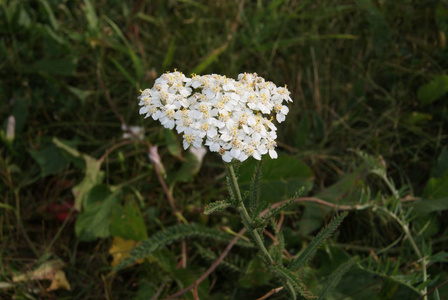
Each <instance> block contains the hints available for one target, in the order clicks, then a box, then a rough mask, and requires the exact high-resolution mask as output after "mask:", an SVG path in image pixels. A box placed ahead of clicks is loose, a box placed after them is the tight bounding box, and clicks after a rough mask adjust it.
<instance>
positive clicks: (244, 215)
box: [229, 165, 295, 299]
mask: <svg viewBox="0 0 448 300" xmlns="http://www.w3.org/2000/svg"><path fill="white" fill-rule="evenodd" d="M229 174H230V179H231V180H230V183H231V185H232V189H233V192H234V194H235V197H237V200H238V211H239V213H240V215H241V219H242V221H243V224H244V227H246V229H247V230H248V231H249V232H251V233H252V236H253V238H254V240H255V244H256V245H257V247H258V249H259V250H260V252H261V254H262V255H263V257H264V259H265V260H266V262H268V263H269V264H270V265H275V261H274V259H272V256H271V255H270V254H269V252H268V249H266V246H265V245H264V243H263V240H262V238H261V236H260V234H259V232H258V231H257V230H256V229H254V228H253V221H252V218H251V217H250V215H249V213H248V212H247V209H246V206H245V205H244V202H243V197H242V196H241V191H240V187H239V185H238V179H237V177H236V174H235V170H234V169H233V166H232V165H229ZM283 279H284V281H285V283H286V284H285V285H286V288H287V289H288V290H289V291H290V293H291V295H295V291H294V288H293V287H292V285H291V283H290V282H289V280H288V279H287V278H283ZM294 299H295V297H294Z"/></svg>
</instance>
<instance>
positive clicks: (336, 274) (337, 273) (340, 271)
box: [319, 257, 357, 300]
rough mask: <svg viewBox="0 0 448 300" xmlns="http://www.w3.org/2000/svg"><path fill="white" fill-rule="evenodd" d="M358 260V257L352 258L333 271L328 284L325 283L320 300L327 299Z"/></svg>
mask: <svg viewBox="0 0 448 300" xmlns="http://www.w3.org/2000/svg"><path fill="white" fill-rule="evenodd" d="M356 260H357V257H352V258H350V259H349V260H347V261H346V262H343V263H342V264H340V265H339V266H338V267H337V269H336V270H334V271H333V273H331V274H330V276H329V277H328V280H327V282H326V283H325V285H324V287H323V289H322V290H321V292H320V295H319V300H325V299H327V298H326V297H327V295H328V293H329V292H330V291H331V290H333V289H334V288H335V287H336V286H337V285H338V283H339V280H340V279H341V278H342V276H343V275H344V274H345V273H347V272H348V271H349V270H350V268H351V267H352V266H353V265H354V264H355V262H356Z"/></svg>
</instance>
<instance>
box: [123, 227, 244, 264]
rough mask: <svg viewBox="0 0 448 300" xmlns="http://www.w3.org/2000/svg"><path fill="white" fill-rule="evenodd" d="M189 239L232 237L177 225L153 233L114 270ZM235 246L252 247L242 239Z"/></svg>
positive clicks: (219, 232)
mask: <svg viewBox="0 0 448 300" xmlns="http://www.w3.org/2000/svg"><path fill="white" fill-rule="evenodd" d="M191 237H198V238H202V239H210V240H215V241H223V242H228V241H230V240H231V239H232V238H233V236H232V235H230V234H226V233H223V232H221V231H220V230H218V229H214V228H207V227H203V226H200V225H194V224H192V225H185V224H177V225H174V226H171V227H169V228H167V229H166V230H164V231H159V232H157V233H155V234H154V235H153V236H152V237H151V238H149V239H146V240H143V241H142V242H141V244H140V245H138V246H137V247H135V248H134V249H132V250H131V253H130V255H129V256H128V257H127V258H125V259H124V260H123V261H122V262H121V263H120V264H119V265H118V266H117V267H116V268H115V271H118V270H121V269H123V268H124V267H126V266H128V265H130V264H132V263H134V262H135V261H136V260H138V259H142V258H145V257H147V256H148V255H149V254H151V253H152V252H154V251H156V250H158V249H161V248H163V247H165V246H166V245H168V244H171V243H172V242H174V241H177V240H182V239H186V238H191ZM237 245H239V246H243V247H252V245H251V244H250V243H248V242H246V241H244V240H242V239H239V240H238V241H237Z"/></svg>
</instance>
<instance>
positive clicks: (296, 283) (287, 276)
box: [270, 266, 316, 299]
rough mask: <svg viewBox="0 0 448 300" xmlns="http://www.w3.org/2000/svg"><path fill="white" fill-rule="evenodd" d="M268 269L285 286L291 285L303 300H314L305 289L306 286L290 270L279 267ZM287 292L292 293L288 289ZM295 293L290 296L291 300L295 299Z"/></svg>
mask: <svg viewBox="0 0 448 300" xmlns="http://www.w3.org/2000/svg"><path fill="white" fill-rule="evenodd" d="M270 269H271V270H272V272H274V273H275V274H276V275H277V276H279V277H280V278H282V279H283V280H285V281H286V282H285V285H286V286H287V285H288V284H290V285H292V287H293V289H294V292H295V293H298V294H300V295H301V296H302V297H304V298H305V299H313V298H316V296H314V295H313V294H312V293H311V292H310V291H309V290H308V289H307V288H306V286H305V285H304V284H303V283H302V282H301V281H300V280H299V279H298V278H297V275H296V274H295V273H293V272H292V271H291V270H290V269H287V268H284V267H281V266H271V267H270ZM288 291H289V292H292V291H290V290H289V289H288ZM295 293H294V294H293V295H291V296H292V298H293V299H295V298H296V296H295Z"/></svg>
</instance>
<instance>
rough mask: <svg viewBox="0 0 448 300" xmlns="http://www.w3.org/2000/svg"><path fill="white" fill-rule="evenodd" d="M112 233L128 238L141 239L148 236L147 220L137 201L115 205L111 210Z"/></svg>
mask: <svg viewBox="0 0 448 300" xmlns="http://www.w3.org/2000/svg"><path fill="white" fill-rule="evenodd" d="M110 234H111V235H113V236H119V237H121V238H123V239H126V240H134V241H140V240H143V239H146V238H148V234H147V233H146V227H145V221H144V220H143V216H142V213H141V211H140V207H139V206H138V204H137V203H136V202H135V201H131V202H129V203H127V204H125V205H124V206H121V205H115V206H114V207H113V209H112V212H111V224H110Z"/></svg>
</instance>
